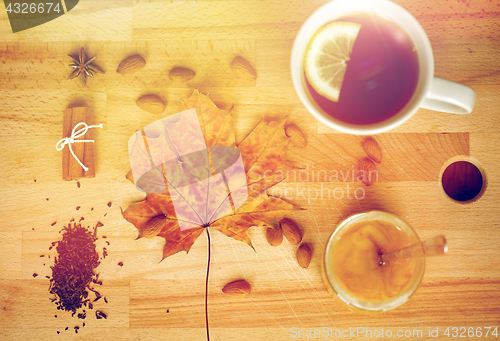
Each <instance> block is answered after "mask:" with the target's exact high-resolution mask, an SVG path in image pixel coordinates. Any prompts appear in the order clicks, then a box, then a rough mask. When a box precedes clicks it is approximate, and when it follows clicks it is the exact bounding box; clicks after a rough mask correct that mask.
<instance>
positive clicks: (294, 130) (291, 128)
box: [285, 124, 307, 148]
mask: <svg viewBox="0 0 500 341" xmlns="http://www.w3.org/2000/svg"><path fill="white" fill-rule="evenodd" d="M285 134H286V136H288V137H289V138H290V141H292V144H293V145H294V146H296V147H299V148H305V147H306V145H307V141H306V138H305V136H304V133H303V132H302V130H300V128H299V127H297V125H295V124H288V125H286V126H285Z"/></svg>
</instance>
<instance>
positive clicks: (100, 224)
mask: <svg viewBox="0 0 500 341" xmlns="http://www.w3.org/2000/svg"><path fill="white" fill-rule="evenodd" d="M101 226H104V224H103V223H101V222H100V221H98V222H97V225H96V227H101ZM103 238H106V237H104V236H103Z"/></svg>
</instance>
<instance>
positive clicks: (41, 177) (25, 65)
mask: <svg viewBox="0 0 500 341" xmlns="http://www.w3.org/2000/svg"><path fill="white" fill-rule="evenodd" d="M326 2H327V1H326V0H310V1H309V0H308V1H301V0H288V1H284V0H275V1H266V2H264V1H258V0H249V1H226V0H220V1H216V0H214V1H211V0H202V1H169V2H167V1H155V0H153V1H142V0H140V1H135V0H134V1H132V0H129V1H119V2H118V1H115V2H112V1H99V0H88V1H80V2H79V4H78V5H77V6H76V7H75V8H74V9H73V10H72V11H70V12H68V13H67V14H65V15H64V16H62V17H60V18H58V19H56V20H53V21H51V22H48V23H46V24H44V25H42V26H39V27H35V28H32V29H30V30H26V31H22V32H19V33H16V34H13V33H12V32H11V30H10V25H9V23H8V20H7V16H6V12H5V11H4V7H3V4H0V157H1V160H2V161H1V162H0V174H1V176H0V216H1V217H2V219H1V222H0V338H1V339H2V340H29V339H35V338H36V339H37V340H54V339H56V337H57V338H61V339H85V340H93V339H100V340H111V339H120V340H137V339H151V340H164V339H169V340H204V339H206V333H205V314H204V288H205V274H206V265H207V264H206V262H207V246H208V245H207V240H206V237H205V235H202V236H201V237H200V238H199V239H198V240H197V241H196V242H195V244H194V246H193V248H192V249H191V251H190V252H189V254H187V255H186V254H185V253H179V254H177V255H174V256H172V257H170V258H168V259H167V260H165V261H163V262H161V263H159V261H160V259H161V249H162V246H163V243H162V241H163V240H162V239H159V238H156V239H151V240H145V239H140V240H135V238H136V236H137V233H136V229H135V228H134V227H133V226H132V225H131V224H129V223H127V222H126V221H125V220H124V219H123V218H122V216H121V212H120V207H121V208H123V209H125V208H126V207H127V206H128V205H129V204H130V203H131V202H133V201H135V200H138V199H141V198H142V197H143V194H141V193H140V192H138V191H137V190H136V189H135V188H134V186H133V185H132V184H130V183H129V182H128V181H127V180H125V174H126V173H127V171H128V170H129V168H130V166H129V159H128V150H127V142H128V139H129V137H130V136H131V135H132V134H133V133H134V132H135V131H136V130H137V129H139V128H141V127H143V126H145V125H147V124H148V123H151V122H153V121H155V120H157V119H158V118H159V117H158V116H157V115H154V114H150V113H147V112H145V111H142V110H141V109H139V108H138V107H137V106H136V105H135V101H136V99H137V98H139V97H140V96H141V95H144V94H146V93H156V94H158V95H159V96H160V97H162V99H164V100H165V101H166V102H167V103H168V104H167V109H166V111H165V115H168V114H173V113H177V112H179V111H180V110H181V99H183V98H187V97H188V96H189V95H190V94H191V92H192V90H193V89H199V90H200V91H202V92H204V93H209V94H210V97H211V98H212V99H213V100H214V101H215V102H216V103H217V104H218V105H220V106H227V107H229V106H231V105H232V104H234V119H235V124H236V130H237V131H236V132H237V140H238V141H241V139H242V138H243V137H244V136H246V134H248V132H249V131H251V129H253V127H254V126H255V125H256V124H257V123H258V122H259V120H260V119H261V118H262V116H263V115H267V114H270V115H282V114H287V115H289V120H290V121H291V122H294V123H296V124H297V125H298V126H300V127H301V129H302V130H303V131H304V133H305V135H306V137H307V140H308V146H307V147H306V149H305V150H300V149H292V150H291V151H290V153H291V155H290V157H291V158H292V159H293V160H294V162H296V163H297V164H300V165H301V166H302V167H303V169H304V172H303V173H301V175H302V178H299V179H288V180H287V181H285V182H284V183H282V184H280V185H278V186H276V187H275V188H273V189H272V191H271V193H273V194H275V195H285V193H287V197H286V198H285V199H287V200H289V201H291V202H293V203H294V204H297V205H300V206H301V207H303V208H305V209H306V210H303V211H299V212H295V213H292V214H290V218H292V219H294V220H296V221H297V222H298V224H299V225H300V226H301V228H302V229H303V231H304V241H305V242H308V243H310V244H311V245H312V246H313V260H312V263H311V265H310V267H309V268H308V269H307V270H304V269H301V268H299V266H298V265H297V264H296V260H295V251H296V246H293V245H290V244H289V243H288V242H286V241H285V242H284V243H283V244H282V245H281V246H279V247H271V246H269V245H268V244H267V242H266V239H265V233H264V231H263V230H262V229H257V228H254V229H250V237H251V238H252V243H253V245H254V246H255V252H254V251H253V250H252V249H251V248H249V247H248V246H246V245H245V244H243V243H239V242H236V241H233V240H230V239H229V238H227V237H225V236H223V235H222V234H220V233H218V232H216V231H214V232H213V233H212V241H211V247H212V262H211V271H210V278H209V298H208V303H209V318H210V327H211V332H210V335H211V337H212V339H213V340H230V339H237V340H256V339H263V340H264V339H265V340H288V339H290V337H291V336H293V332H292V331H294V329H291V328H294V327H295V328H297V329H295V331H297V332H298V331H300V330H302V331H303V332H304V333H305V331H306V330H313V331H314V330H315V329H316V330H322V328H323V327H325V328H327V329H328V330H329V332H330V328H331V330H332V331H333V332H335V330H340V331H343V330H348V329H349V328H353V329H355V328H357V327H363V328H368V329H371V330H380V329H382V328H384V330H391V331H392V332H393V333H394V335H396V333H397V331H398V330H402V331H403V332H404V331H407V330H408V331H413V330H421V331H422V333H423V334H422V335H423V336H422V338H427V337H428V335H429V330H435V329H436V328H439V329H438V331H439V339H450V340H451V339H460V338H459V337H456V338H455V337H453V330H452V329H450V333H451V334H450V335H451V337H447V336H445V335H444V332H445V330H446V328H448V327H458V328H460V327H464V328H470V327H472V328H474V330H475V332H476V330H477V328H482V329H481V330H482V333H483V336H482V337H481V338H477V339H483V338H484V339H491V340H494V339H497V338H496V337H492V336H491V331H490V335H489V336H488V337H485V334H486V329H485V328H484V327H493V328H495V327H500V258H499V257H498V254H499V253H500V223H499V222H498V220H499V218H500V216H499V214H498V209H499V207H500V173H499V171H498V169H499V167H500V147H499V145H500V115H499V112H500V96H499V92H500V75H499V72H498V70H499V69H500V59H499V58H498V56H499V55H500V19H499V18H500V4H498V2H496V1H490V0H480V1H475V2H473V1H469V0H466V1H454V2H438V3H436V2H434V1H430V0H423V1H419V2H415V1H409V0H398V1H396V3H398V4H400V5H402V6H403V7H404V8H406V9H407V10H408V11H409V12H410V13H412V14H413V15H414V16H415V17H416V18H417V19H418V20H419V22H420V23H421V25H422V26H423V28H424V29H425V31H426V32H427V34H428V36H429V39H430V41H431V45H432V47H433V49H434V58H435V74H436V76H440V77H443V78H447V79H450V80H452V81H456V82H460V83H463V84H466V85H468V86H470V87H472V88H473V89H474V90H475V91H476V93H477V101H476V106H475V108H474V111H473V113H472V114H470V115H453V114H446V113H439V112H432V111H429V110H423V109H422V110H419V111H418V112H417V113H416V114H415V116H414V117H413V118H412V119H411V120H409V121H408V122H406V123H405V124H403V125H402V126H400V127H398V128H396V129H394V130H393V131H391V132H389V133H386V134H381V135H377V136H375V138H376V140H377V141H378V143H379V144H380V147H381V149H382V151H383V155H384V156H383V157H384V158H383V161H382V163H381V164H380V165H379V168H378V170H379V177H378V179H377V181H376V182H375V184H374V185H373V186H371V187H365V186H364V185H363V184H361V183H359V182H357V181H353V178H352V177H351V176H350V175H349V174H350V173H349V172H350V171H352V170H353V169H354V168H355V167H356V164H357V160H358V159H359V158H360V157H363V156H364V153H363V150H362V148H361V140H362V138H361V137H357V136H350V135H345V134H340V133H338V132H335V131H333V130H331V129H329V128H328V127H326V126H324V125H322V124H321V123H318V121H317V120H316V119H314V118H313V116H312V115H310V114H309V113H308V112H307V110H306V109H305V108H304V107H303V106H302V105H301V103H300V101H299V100H298V97H297V95H296V94H295V91H294V89H293V85H292V82H291V77H290V71H289V60H290V51H291V47H292V44H293V39H294V37H295V35H296V34H297V31H298V30H299V28H300V26H301V25H302V23H303V22H304V21H305V20H306V18H307V17H308V16H309V15H310V14H311V13H312V12H313V11H314V10H316V9H317V8H319V7H320V6H321V5H322V4H324V3H326ZM80 47H84V48H85V49H86V51H87V54H88V55H89V56H97V58H96V64H97V65H99V66H100V67H101V68H102V69H103V70H105V71H106V73H105V74H104V75H97V76H96V77H95V78H94V79H89V81H88V86H87V87H85V88H81V87H80V86H79V85H78V83H77V82H76V81H70V80H67V77H68V75H69V73H70V69H69V68H68V67H67V64H69V63H70V60H69V57H68V56H67V54H76V53H77V52H78V51H79V49H80ZM135 53H139V54H141V55H143V56H144V57H145V59H146V61H147V65H146V67H145V68H144V69H142V70H141V71H140V72H138V73H135V74H132V75H128V76H122V75H119V74H117V73H116V72H115V70H116V67H117V66H118V64H119V62H120V61H121V60H123V59H124V58H125V57H127V56H129V55H132V54H135ZM236 55H241V56H243V57H245V58H246V59H247V60H249V61H250V63H251V64H252V65H254V66H255V68H256V70H257V74H258V77H257V80H256V81H249V80H244V79H237V78H235V77H234V75H233V73H232V72H231V69H230V63H231V61H232V59H233V58H234V57H235V56H236ZM174 66H184V67H189V68H191V69H193V70H194V71H195V72H196V77H195V78H194V79H192V80H191V81H189V82H188V83H185V84H184V83H183V84H179V83H175V82H172V81H171V80H170V79H169V78H168V70H170V69H171V68H172V67H174ZM70 106H88V107H91V108H92V109H93V122H92V124H99V123H103V125H104V129H95V131H94V136H93V138H94V139H95V141H96V143H95V145H94V147H95V164H96V177H95V178H92V179H81V180H80V184H81V186H80V187H78V186H77V184H76V182H70V181H62V180H61V179H62V174H61V153H60V152H58V151H56V150H55V144H56V143H57V141H58V140H59V139H60V138H61V132H62V128H63V125H62V112H63V110H64V109H65V108H67V107H70ZM464 158H465V159H467V158H471V159H472V160H474V162H477V163H478V164H479V165H480V166H481V168H482V170H483V171H484V172H485V174H486V177H487V188H486V191H485V192H484V194H483V196H482V197H481V198H480V199H479V200H478V201H476V202H474V203H471V204H467V205H463V204H459V203H456V202H454V201H452V200H451V199H449V198H448V197H447V196H446V194H445V193H444V192H443V190H442V188H441V185H440V182H439V177H440V174H441V173H442V171H443V167H444V166H445V165H447V164H448V163H449V162H450V160H454V159H464ZM335 173H336V174H338V175H339V176H340V177H339V178H337V180H338V181H333V180H334V179H330V177H328V179H327V178H326V177H325V175H324V174H329V175H331V174H335ZM341 193H342V194H343V195H342V196H341V195H340V194H341ZM356 195H357V197H356ZM109 202H111V203H112V204H111V207H109V206H108V203H109ZM77 206H79V207H80V208H79V209H78V210H77V209H76V207H77ZM370 209H381V210H386V211H389V212H392V213H394V214H396V215H398V216H400V217H401V218H403V219H405V220H406V221H407V222H408V223H409V224H410V225H412V226H413V227H414V228H415V230H416V231H417V232H418V234H419V235H420V237H421V238H422V239H425V238H428V237H431V236H434V235H436V234H440V233H443V234H445V235H446V237H447V238H448V241H449V248H450V251H449V254H448V255H447V256H445V257H441V258H434V259H429V260H428V262H427V264H426V272H425V276H424V279H423V282H422V284H421V286H420V288H419V289H418V291H417V293H416V294H415V295H414V296H413V297H412V298H411V299H410V300H409V301H408V302H407V303H405V304H404V305H403V306H401V307H400V308H398V309H396V310H394V311H391V312H388V313H384V314H381V315H362V314H358V313H354V312H352V311H350V310H349V309H347V308H346V307H345V305H343V304H342V303H341V302H340V300H339V299H337V298H334V297H331V296H329V295H328V293H327V291H326V288H325V286H324V285H323V282H322V279H321V272H320V265H321V260H320V258H321V254H322V250H323V248H324V247H325V243H326V241H327V239H328V237H329V235H330V234H331V233H332V231H333V230H334V228H335V226H336V224H337V223H338V222H339V221H341V220H342V219H343V218H345V217H347V216H348V215H350V214H353V213H357V212H361V211H365V210H370ZM81 217H84V220H83V221H82V223H84V224H88V225H90V226H95V224H97V222H98V221H100V222H102V223H104V226H102V227H100V228H99V235H106V236H107V239H106V240H107V241H109V242H110V245H109V246H106V245H105V243H104V240H103V239H100V240H99V242H98V250H99V251H102V247H104V246H106V247H107V248H108V253H109V255H108V257H106V258H105V259H104V260H103V261H102V264H101V265H100V267H99V272H100V279H102V280H103V285H102V287H101V288H100V291H101V293H103V294H104V295H106V297H107V299H108V301H109V303H108V304H107V305H104V306H102V308H103V310H105V311H106V313H107V314H108V319H107V320H96V319H95V317H93V316H91V315H90V316H89V317H87V319H86V320H85V322H86V326H85V327H84V328H81V329H80V330H79V333H78V334H75V333H74V331H73V327H74V326H76V325H79V326H81V325H82V323H81V322H82V320H78V319H76V317H73V318H72V317H71V316H70V315H71V314H66V313H63V312H60V311H57V310H56V306H55V304H53V303H51V302H50V297H51V296H50V295H49V293H48V286H49V283H48V280H47V279H46V278H45V276H50V274H51V270H50V265H51V264H52V261H53V259H54V256H55V255H56V253H55V250H54V249H53V250H50V251H49V250H48V248H49V246H50V243H51V242H53V241H55V240H57V239H58V238H59V237H60V235H59V233H58V231H59V230H60V229H61V228H62V226H63V225H65V224H67V223H68V222H69V221H70V219H72V218H75V219H76V220H77V221H78V220H80V219H81ZM54 223H55V224H54ZM41 255H44V257H40V256H41ZM49 256H50V257H51V258H48V257H49ZM119 262H123V264H124V265H123V266H122V267H120V266H118V263H119ZM33 273H37V274H38V276H37V277H36V278H33V276H32V275H33ZM239 278H245V279H246V280H247V281H248V282H250V283H251V285H252V294H251V295H250V296H249V297H247V298H245V299H243V300H237V299H232V298H229V297H227V296H226V295H224V294H223V293H222V292H221V289H222V287H223V286H224V285H225V284H226V283H228V282H230V281H232V280H235V279H239ZM167 311H168V312H167ZM54 315H58V317H57V318H55V317H54ZM65 327H69V329H68V330H67V331H64V328H65ZM462 330H463V329H462ZM56 331H61V334H60V335H57V334H56ZM461 332H462V331H461V330H460V329H459V334H460V333H461ZM363 336H365V335H364V334H362V335H361V334H360V337H359V338H360V339H364V338H363ZM365 339H377V338H376V337H375V336H373V337H371V338H370V337H367V338H365ZM400 339H401V338H400ZM417 339H419V338H418V337H417ZM420 339H421V338H420ZM470 339H472V338H470Z"/></svg>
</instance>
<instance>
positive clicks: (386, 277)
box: [322, 211, 425, 312]
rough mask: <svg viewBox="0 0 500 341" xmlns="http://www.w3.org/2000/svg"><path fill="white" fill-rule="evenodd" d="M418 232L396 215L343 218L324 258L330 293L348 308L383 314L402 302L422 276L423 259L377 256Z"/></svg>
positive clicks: (405, 243) (407, 242) (402, 244)
mask: <svg viewBox="0 0 500 341" xmlns="http://www.w3.org/2000/svg"><path fill="white" fill-rule="evenodd" d="M419 242H420V239H419V237H418V235H417V234H416V232H415V231H414V230H413V229H412V228H411V226H410V225H408V224H407V223H406V222H404V221H403V220H402V219H400V218H398V217H397V216H395V215H393V214H391V213H387V212H382V211H369V212H363V213H358V214H354V215H352V216H350V217H348V218H346V219H345V220H343V221H342V222H341V223H340V224H339V225H338V226H337V228H336V229H335V231H334V232H333V233H332V235H331V236H330V239H329V240H328V242H327V244H326V248H325V253H324V256H323V266H322V272H323V280H324V282H325V285H326V287H327V289H328V291H329V292H330V293H331V294H332V295H334V296H335V295H336V296H337V297H339V298H340V299H341V300H342V301H343V302H345V303H346V304H347V305H348V306H349V307H351V308H353V309H354V310H359V311H363V312H382V311H387V310H391V309H394V308H396V307H398V306H400V305H402V304H403V303H405V302H406V301H407V300H408V299H409V298H410V297H411V296H412V295H413V294H414V293H415V291H416V290H417V288H418V286H419V285H420V282H421V281H422V278H423V276H424V268H425V257H420V258H409V259H401V260H395V261H388V262H385V263H381V262H380V259H379V258H380V255H381V254H386V253H389V252H392V251H396V250H399V249H402V248H404V247H407V246H410V245H412V244H416V243H419Z"/></svg>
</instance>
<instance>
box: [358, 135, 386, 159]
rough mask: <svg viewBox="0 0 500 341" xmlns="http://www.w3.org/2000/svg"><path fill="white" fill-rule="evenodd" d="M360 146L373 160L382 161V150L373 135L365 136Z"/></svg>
mask: <svg viewBox="0 0 500 341" xmlns="http://www.w3.org/2000/svg"><path fill="white" fill-rule="evenodd" d="M361 146H362V147H363V150H364V151H365V153H366V155H368V156H369V157H370V158H371V159H372V160H373V161H375V162H378V163H380V162H381V161H382V151H381V150H380V147H379V145H378V143H377V141H375V140H374V139H373V137H367V138H366V139H365V140H364V141H363V143H362V144H361Z"/></svg>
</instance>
